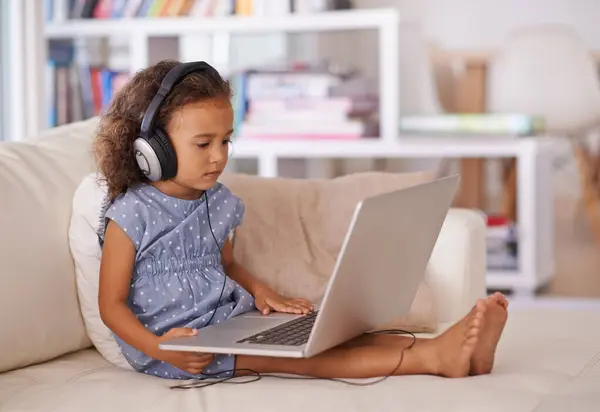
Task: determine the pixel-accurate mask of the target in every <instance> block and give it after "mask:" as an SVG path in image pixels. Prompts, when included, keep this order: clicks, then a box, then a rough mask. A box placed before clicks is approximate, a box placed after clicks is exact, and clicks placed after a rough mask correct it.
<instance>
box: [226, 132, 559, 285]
mask: <svg viewBox="0 0 600 412" xmlns="http://www.w3.org/2000/svg"><path fill="white" fill-rule="evenodd" d="M555 143H556V141H555V140H554V139H552V138H549V137H539V138H510V137H496V138H493V137H489V136H481V137H480V138H478V137H476V136H473V137H462V138H461V137H450V138H441V137H435V138H428V137H423V136H403V137H402V138H397V139H396V140H394V141H390V142H387V141H378V140H372V141H370V140H368V139H365V140H362V141H355V142H344V143H343V144H342V143H339V142H333V141H330V142H328V141H321V142H307V141H288V142H282V141H276V142H273V141H256V140H239V141H237V142H235V143H234V146H233V157H234V158H251V159H257V160H258V166H259V174H260V175H262V176H266V177H274V176H277V175H278V164H279V160H281V159H286V158H298V157H305V158H311V159H315V158H316V159H330V158H346V159H352V158H364V157H374V158H405V159H406V158H442V157H443V158H468V157H479V158H490V159H497V158H516V160H517V187H518V189H517V190H518V193H517V214H518V216H519V222H518V228H517V231H518V244H519V246H518V248H519V252H518V269H517V270H506V271H502V270H489V271H488V273H487V286H488V287H489V288H491V289H508V290H512V291H513V292H514V293H516V294H520V295H531V294H533V293H534V292H535V290H536V289H538V288H539V287H540V286H543V285H545V284H546V283H547V282H548V281H549V280H550V279H551V278H552V276H553V275H554V272H555V261H554V249H553V247H554V230H553V225H554V223H553V219H552V216H553V188H552V182H551V179H548V176H550V174H551V170H552V162H553V159H554V155H555V151H554V147H555V146H554V144H555Z"/></svg>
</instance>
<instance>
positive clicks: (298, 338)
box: [237, 311, 317, 346]
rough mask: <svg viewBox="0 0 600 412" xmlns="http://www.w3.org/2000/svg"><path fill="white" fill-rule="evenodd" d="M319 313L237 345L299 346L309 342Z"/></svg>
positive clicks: (252, 337)
mask: <svg viewBox="0 0 600 412" xmlns="http://www.w3.org/2000/svg"><path fill="white" fill-rule="evenodd" d="M316 318H317V311H314V312H312V313H310V314H308V315H305V316H302V317H300V318H296V319H294V320H291V321H289V322H285V323H282V324H281V325H278V326H275V327H274V328H271V329H267V330H264V331H262V332H259V333H257V334H255V335H252V336H249V337H247V338H244V339H242V340H240V341H238V342H237V343H253V344H257V343H259V344H261V345H285V346H299V345H303V344H305V343H306V342H308V337H309V336H310V331H311V330H312V328H313V325H314V324H315V319H316Z"/></svg>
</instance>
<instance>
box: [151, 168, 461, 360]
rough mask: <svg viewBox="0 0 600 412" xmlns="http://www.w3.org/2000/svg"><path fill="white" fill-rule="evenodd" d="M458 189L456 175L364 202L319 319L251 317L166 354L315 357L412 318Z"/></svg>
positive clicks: (172, 344) (184, 341) (206, 331)
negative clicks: (384, 326)
mask: <svg viewBox="0 0 600 412" xmlns="http://www.w3.org/2000/svg"><path fill="white" fill-rule="evenodd" d="M458 182H459V177H458V175H454V176H450V177H445V178H442V179H438V180H435V181H432V182H428V183H424V184H419V185H416V186H411V187H408V188H405V189H401V190H397V191H394V192H390V193H385V194H381V195H377V196H374V197H369V198H366V199H364V200H362V201H361V202H359V203H358V205H357V206H356V209H355V212H354V215H353V217H352V221H351V223H350V226H349V228H348V232H347V234H346V237H345V239H344V243H343V245H342V248H341V251H340V254H339V256H338V259H337V262H336V265H335V267H334V269H333V274H332V276H331V278H330V280H329V283H328V285H327V288H326V290H325V293H324V296H323V299H322V301H321V303H320V304H318V305H316V307H315V312H313V313H311V314H309V315H291V314H283V313H273V314H270V315H262V314H261V313H260V312H258V311H255V312H249V313H246V314H243V315H239V316H237V317H235V318H232V319H229V320H227V321H225V322H222V323H219V324H215V325H211V326H207V327H205V328H202V329H200V330H199V331H198V334H197V335H196V336H192V337H185V338H176V339H173V340H170V341H167V342H163V343H161V344H160V346H159V347H160V348H161V349H165V350H176V351H195V352H207V353H225V354H237V355H254V356H278V357H294V358H302V357H311V356H313V355H316V354H318V353H320V352H323V351H325V350H327V349H330V348H332V347H334V346H337V345H339V344H341V343H344V342H346V341H348V340H350V339H352V338H354V337H357V336H359V335H361V334H363V333H365V332H368V331H370V330H372V329H374V328H376V327H378V326H381V325H382V324H385V323H387V322H390V321H393V320H394V319H396V318H398V317H400V316H403V315H406V314H407V313H408V311H409V310H410V307H411V305H412V302H413V300H414V298H415V295H416V292H417V289H418V286H419V283H420V281H421V280H422V279H423V276H424V273H425V269H426V266H427V263H428V261H429V258H430V256H431V253H432V251H433V247H434V246H435V243H436V240H437V238H438V235H439V232H440V230H441V227H442V224H443V222H444V220H445V218H446V214H447V212H448V209H449V208H450V206H451V203H452V200H453V198H454V195H455V193H456V190H457V187H458Z"/></svg>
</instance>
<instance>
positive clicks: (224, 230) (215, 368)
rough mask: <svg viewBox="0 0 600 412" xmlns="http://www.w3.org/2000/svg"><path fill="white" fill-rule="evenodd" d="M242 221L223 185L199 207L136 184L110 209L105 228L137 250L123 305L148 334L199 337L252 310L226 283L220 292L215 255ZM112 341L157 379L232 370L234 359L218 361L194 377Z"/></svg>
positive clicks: (195, 202)
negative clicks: (111, 225) (176, 332)
mask: <svg viewBox="0 0 600 412" xmlns="http://www.w3.org/2000/svg"><path fill="white" fill-rule="evenodd" d="M207 198H208V210H207V205H206V199H207ZM243 213H244V204H243V203H242V201H241V200H240V199H239V198H237V197H236V196H234V195H233V194H232V193H231V192H230V191H229V190H228V189H227V188H226V187H225V186H224V185H223V184H221V183H217V184H216V185H214V186H213V187H212V188H210V189H209V190H207V191H206V197H205V196H202V197H201V198H200V199H197V200H184V199H179V198H175V197H171V196H167V195H165V194H164V193H162V192H161V191H159V190H158V189H157V188H155V187H154V186H152V185H149V184H140V185H137V186H135V187H133V188H131V189H129V190H128V191H127V192H126V193H124V194H122V195H120V196H119V197H118V198H117V199H115V201H114V202H112V204H110V205H108V207H107V209H106V212H105V215H104V217H105V220H104V221H105V222H107V221H108V219H111V220H113V221H114V222H116V223H117V224H118V225H119V226H120V227H121V228H122V230H123V231H124V232H125V233H126V234H127V235H128V236H129V238H130V239H131V241H132V242H133V244H134V245H135V248H136V256H135V258H136V259H135V267H134V271H133V275H132V281H131V288H130V290H129V298H128V305H129V307H130V308H131V310H132V312H133V313H134V314H135V316H136V317H137V318H138V319H139V321H140V322H141V323H142V324H143V325H144V326H145V327H146V328H147V329H148V330H150V331H151V332H152V333H154V334H155V335H159V336H160V335H163V334H164V333H166V332H167V331H169V330H170V329H172V328H181V327H187V328H195V329H200V328H203V327H204V326H207V325H208V322H209V321H210V324H215V323H219V322H223V321H225V320H227V319H229V318H231V317H234V316H237V315H239V314H241V313H244V312H247V311H250V310H254V309H255V305H254V299H253V297H252V296H251V295H250V294H249V293H248V292H247V291H246V290H244V289H243V288H242V287H241V286H240V285H239V284H237V283H236V282H235V281H233V280H231V279H230V278H228V277H227V281H226V283H225V290H224V291H222V290H221V288H222V287H223V281H224V279H225V274H224V269H223V266H222V264H221V255H220V253H219V251H220V249H221V248H222V246H223V244H224V243H225V240H226V239H227V237H228V236H229V235H230V234H231V233H232V232H233V230H234V229H235V228H236V227H237V226H238V225H239V224H240V223H241V221H242V217H243ZM209 218H210V223H209ZM211 227H212V231H213V234H214V238H215V239H216V240H217V241H218V243H219V245H218V246H217V244H216V243H215V239H213V236H212V235H211V234H210V231H211ZM102 237H103V236H101V240H102ZM219 298H220V299H219ZM215 310H216V313H214V316H213V311H215ZM211 318H212V320H211ZM115 339H116V341H117V343H118V345H119V346H120V348H121V351H122V353H123V355H124V357H125V358H126V359H127V361H128V362H129V363H130V364H131V366H132V367H133V368H134V369H135V370H137V371H139V372H144V373H147V374H151V375H156V376H160V377H162V378H169V379H198V378H200V379H202V378H205V377H208V375H210V377H215V376H216V377H225V376H231V374H232V372H231V371H233V370H234V369H235V358H234V356H233V355H217V356H216V357H215V360H214V361H213V362H212V363H211V364H210V365H209V366H207V367H206V368H205V369H204V372H205V374H202V375H192V374H190V373H187V372H185V371H182V370H180V369H178V368H176V367H174V366H172V365H170V364H167V363H164V362H162V361H158V360H155V359H152V358H150V357H148V356H147V355H145V354H144V353H142V352H140V351H139V350H137V349H135V348H134V347H132V346H130V345H128V344H127V343H125V342H124V341H123V340H122V339H120V338H119V337H118V336H115Z"/></svg>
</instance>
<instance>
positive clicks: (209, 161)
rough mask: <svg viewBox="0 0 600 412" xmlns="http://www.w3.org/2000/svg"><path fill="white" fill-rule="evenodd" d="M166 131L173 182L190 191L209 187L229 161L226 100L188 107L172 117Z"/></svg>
mask: <svg viewBox="0 0 600 412" xmlns="http://www.w3.org/2000/svg"><path fill="white" fill-rule="evenodd" d="M166 131H167V133H168V134H169V137H170V138H171V142H172V144H173V148H174V149H175V154H176V156H177V175H176V176H175V178H174V179H173V181H174V182H175V183H177V185H178V186H180V187H181V188H182V189H188V190H190V191H204V190H206V189H209V188H210V187H212V186H213V185H214V184H215V183H216V181H217V179H218V178H219V176H220V175H221V173H222V172H223V169H225V166H226V165H227V160H228V158H229V150H230V148H229V146H230V144H231V143H230V138H231V134H232V133H233V109H232V107H231V104H230V102H229V100H228V99H226V98H215V99H207V100H203V101H201V102H197V103H191V104H188V105H186V106H184V107H183V109H181V110H177V111H176V112H175V113H173V118H172V119H171V122H170V123H169V125H168V127H167V130H166ZM190 195H192V194H191V193H190Z"/></svg>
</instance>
